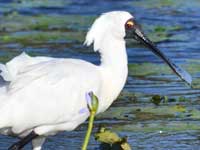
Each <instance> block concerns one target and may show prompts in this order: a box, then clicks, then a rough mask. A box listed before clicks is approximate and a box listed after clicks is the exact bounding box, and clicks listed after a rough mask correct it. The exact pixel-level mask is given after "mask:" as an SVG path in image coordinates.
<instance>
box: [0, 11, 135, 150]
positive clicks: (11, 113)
mask: <svg viewBox="0 0 200 150" xmlns="http://www.w3.org/2000/svg"><path fill="white" fill-rule="evenodd" d="M130 18H132V16H131V15H130V14H129V13H128V12H123V11H116V12H110V13H106V14H103V15H102V16H101V17H99V18H98V19H97V20H96V21H95V22H94V24H93V26H92V27H91V29H90V31H89V32H88V34H87V37H86V41H85V44H86V45H91V44H92V43H94V50H95V51H97V50H98V51H99V52H100V54H101V65H100V66H96V65H93V64H91V63H89V62H86V61H84V60H78V59H65V58H61V59H59V58H50V57H30V56H28V55H27V54H25V53H22V54H21V55H19V56H17V57H15V58H14V59H12V60H11V61H9V62H8V63H6V64H5V65H2V64H1V66H0V69H1V70H2V72H1V76H2V77H3V78H4V79H5V80H6V81H9V82H10V83H9V84H7V85H5V86H4V87H2V88H1V89H0V128H1V133H3V134H8V135H17V136H19V137H23V136H26V135H27V134H28V133H30V132H31V131H34V132H35V133H37V134H38V135H40V136H39V137H38V138H36V139H35V140H33V149H34V150H40V149H41V146H42V144H43V142H44V139H45V136H48V135H52V134H56V133H57V132H59V131H71V130H73V129H75V128H76V127H77V126H78V125H80V124H81V123H83V122H84V121H85V120H86V119H87V118H88V116H89V112H87V111H82V110H83V109H86V108H87V102H86V100H85V94H86V93H87V92H90V91H93V92H94V94H95V95H97V96H98V98H99V103H100V104H99V109H98V112H103V111H105V110H106V109H107V108H108V107H109V106H110V105H111V104H112V102H113V101H114V100H115V99H116V98H117V96H118V95H119V93H120V91H121V90H122V88H123V86H124V84H125V81H126V78H127V72H128V71H127V70H128V69H127V55H126V49H125V41H124V36H125V29H124V24H125V22H126V21H127V20H128V19H130Z"/></svg>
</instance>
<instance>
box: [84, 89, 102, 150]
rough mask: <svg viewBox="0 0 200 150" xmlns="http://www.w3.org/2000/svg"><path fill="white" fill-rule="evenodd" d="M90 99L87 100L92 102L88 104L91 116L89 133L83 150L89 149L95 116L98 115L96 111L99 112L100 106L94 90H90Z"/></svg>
mask: <svg viewBox="0 0 200 150" xmlns="http://www.w3.org/2000/svg"><path fill="white" fill-rule="evenodd" d="M88 99H90V100H91V101H90V100H87V101H88V103H90V104H88V109H89V111H90V118H89V123H88V129H87V133H86V135H85V139H84V143H83V145H82V150H87V146H88V143H89V140H90V136H91V133H92V128H93V123H94V118H95V115H96V112H97V110H98V106H99V103H98V98H97V97H96V96H95V95H94V94H93V92H90V93H89V94H88Z"/></svg>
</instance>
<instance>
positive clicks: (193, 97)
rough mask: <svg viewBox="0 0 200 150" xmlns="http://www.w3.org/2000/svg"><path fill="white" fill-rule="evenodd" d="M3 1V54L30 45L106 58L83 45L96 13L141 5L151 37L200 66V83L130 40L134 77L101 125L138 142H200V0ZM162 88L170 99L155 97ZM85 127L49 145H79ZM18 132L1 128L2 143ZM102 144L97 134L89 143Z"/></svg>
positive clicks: (37, 51)
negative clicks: (175, 71) (154, 100)
mask: <svg viewBox="0 0 200 150" xmlns="http://www.w3.org/2000/svg"><path fill="white" fill-rule="evenodd" d="M0 7H1V9H0V61H1V62H6V61H8V60H10V59H11V58H12V57H14V56H16V55H18V54H20V53H21V52H22V51H26V52H27V53H28V54H30V55H32V56H37V55H42V56H52V57H65V58H68V57H73V58H81V59H85V60H88V61H91V62H93V63H95V64H98V63H99V56H98V54H95V53H93V51H92V47H89V48H87V47H84V46H83V45H82V43H83V41H84V36H85V34H86V32H87V29H88V28H89V26H90V25H91V23H92V22H93V21H94V18H96V17H97V16H98V15H99V14H101V13H103V12H107V11H111V10H126V11H129V12H131V13H133V14H134V15H135V16H136V18H137V20H138V22H140V23H141V24H142V26H143V29H144V31H145V33H147V35H148V36H149V37H150V39H151V40H153V41H154V42H156V43H157V45H158V46H159V47H160V48H161V49H162V50H163V52H165V54H166V55H167V56H168V57H170V58H171V59H172V60H173V61H175V62H176V63H177V64H179V65H181V66H182V67H183V68H185V69H186V70H188V72H190V73H191V74H192V76H193V78H194V87H195V88H194V89H191V88H190V87H188V86H186V85H185V84H184V83H183V82H182V81H180V80H179V79H178V78H177V77H176V76H175V75H174V74H172V73H171V72H170V70H169V68H168V67H167V66H166V65H165V64H163V62H162V61H161V60H160V59H158V58H157V57H156V56H154V55H153V54H152V53H151V52H150V51H148V50H147V49H145V48H144V47H141V45H139V44H136V43H135V42H134V43H132V41H128V43H127V47H128V48H127V52H128V55H129V64H130V65H129V77H128V81H127V83H126V86H125V88H124V90H123V92H122V94H121V95H120V97H119V99H118V100H117V101H115V103H114V104H113V105H112V107H111V108H110V109H109V110H108V111H107V112H105V113H103V114H101V115H99V116H98V118H97V120H96V122H95V129H94V132H95V131H96V130H97V128H98V126H99V125H100V124H104V125H106V127H109V128H111V129H112V130H113V131H115V132H117V133H119V134H120V135H122V136H125V135H126V136H128V140H129V142H130V144H131V146H132V148H133V149H134V150H136V149H138V150H143V149H144V150H151V149H156V150H166V149H168V150H198V149H200V146H199V145H200V140H199V139H200V137H199V129H200V106H199V103H200V101H199V98H200V90H199V89H198V87H199V80H198V77H199V75H200V73H199V72H200V69H199V67H198V65H199V64H200V61H199V58H200V55H199V48H200V38H199V37H200V25H199V19H200V15H199V10H200V1H198V0H192V1H187V0H176V1H174V0H166V1H162V0H148V1H146V0H123V1H120V0H101V1H100V0H96V1H93V0H79V1H73V0H57V1H54V0H38V1H32V0H30V1H28V0H18V1H17V0H9V1H8V0H1V1H0ZM156 94H159V95H161V96H167V98H168V100H167V101H166V102H161V104H160V105H159V106H155V105H154V104H153V103H152V102H150V99H151V97H152V96H153V95H156ZM85 131H86V124H83V125H81V126H80V127H79V128H78V129H76V131H73V132H63V133H60V134H58V135H57V136H54V137H49V138H48V139H47V142H46V144H45V145H44V149H47V150H54V149H57V150H64V149H65V150H66V149H73V150H78V149H80V147H81V144H82V141H83V138H84V134H85ZM17 140H18V139H13V138H10V137H7V136H0V150H5V149H7V148H8V147H9V145H11V144H12V143H13V142H15V141H17ZM98 147H99V143H98V142H96V141H95V140H94V137H92V139H91V141H90V145H89V148H88V149H90V150H94V149H95V150H98V149H99V148H98ZM25 149H27V150H28V149H30V145H28V146H27V147H26V148H25Z"/></svg>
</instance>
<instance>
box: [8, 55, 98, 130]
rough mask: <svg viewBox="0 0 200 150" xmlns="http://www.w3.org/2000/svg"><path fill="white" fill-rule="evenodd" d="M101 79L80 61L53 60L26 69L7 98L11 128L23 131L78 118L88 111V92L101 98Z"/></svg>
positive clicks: (94, 71)
mask: <svg viewBox="0 0 200 150" xmlns="http://www.w3.org/2000/svg"><path fill="white" fill-rule="evenodd" d="M100 86H101V76H100V74H99V72H98V69H97V67H96V66H95V65H92V64H90V63H87V62H85V61H81V60H74V59H66V60H60V59H57V60H51V61H48V62H41V63H38V64H36V65H32V66H29V67H26V69H24V70H23V71H21V72H19V73H18V75H17V78H16V79H15V80H13V81H11V83H10V85H9V87H8V92H7V95H8V97H9V101H10V105H9V106H8V107H9V108H10V109H11V110H12V111H11V112H10V114H12V118H13V119H12V122H13V124H12V126H14V127H16V126H17V127H19V128H20V129H21V130H22V129H24V130H25V129H27V128H31V127H33V126H40V125H42V124H56V123H60V122H66V121H70V120H73V119H76V116H78V115H79V111H81V110H83V109H85V108H87V102H86V100H85V94H86V92H90V91H93V92H94V93H95V94H96V95H98V93H99V90H100Z"/></svg>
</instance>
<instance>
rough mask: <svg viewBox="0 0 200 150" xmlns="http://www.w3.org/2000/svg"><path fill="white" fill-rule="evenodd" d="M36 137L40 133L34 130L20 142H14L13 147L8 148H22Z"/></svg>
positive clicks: (10, 149)
mask: <svg viewBox="0 0 200 150" xmlns="http://www.w3.org/2000/svg"><path fill="white" fill-rule="evenodd" d="M36 137H38V135H37V134H36V133H35V132H34V131H32V132H31V133H30V134H28V135H27V136H26V137H24V138H22V139H21V140H20V141H19V142H17V143H14V144H13V145H12V146H11V147H9V148H8V150H20V149H22V148H23V147H24V146H25V145H26V144H28V143H29V142H30V141H32V140H33V139H34V138H36Z"/></svg>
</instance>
